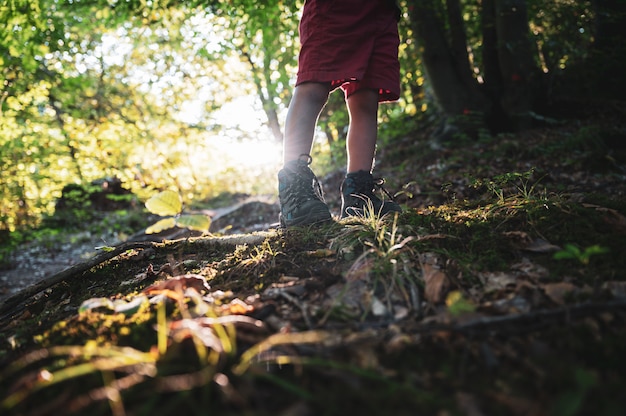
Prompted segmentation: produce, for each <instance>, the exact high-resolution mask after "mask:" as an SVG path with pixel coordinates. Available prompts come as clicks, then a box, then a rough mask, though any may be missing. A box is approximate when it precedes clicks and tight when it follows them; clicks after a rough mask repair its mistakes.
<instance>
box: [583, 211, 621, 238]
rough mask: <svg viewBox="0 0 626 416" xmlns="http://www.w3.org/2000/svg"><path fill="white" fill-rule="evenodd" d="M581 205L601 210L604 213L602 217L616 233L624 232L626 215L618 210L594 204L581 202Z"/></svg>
mask: <svg viewBox="0 0 626 416" xmlns="http://www.w3.org/2000/svg"><path fill="white" fill-rule="evenodd" d="M583 206H584V207H585V208H594V209H595V210H596V211H599V212H602V213H603V214H604V216H603V217H602V219H603V220H604V222H606V223H607V224H609V225H610V226H611V228H612V229H613V230H615V231H617V232H618V233H620V234H626V217H625V216H623V215H622V214H621V213H619V212H618V211H616V210H614V209H611V208H605V207H601V206H599V205H594V204H583Z"/></svg>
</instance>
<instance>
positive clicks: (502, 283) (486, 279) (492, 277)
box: [478, 272, 517, 292]
mask: <svg viewBox="0 0 626 416" xmlns="http://www.w3.org/2000/svg"><path fill="white" fill-rule="evenodd" d="M478 278H479V279H480V282H481V283H482V284H483V288H484V290H485V292H496V291H498V290H502V289H506V288H507V287H508V286H515V285H516V284H517V277H516V276H515V275H514V274H511V273H506V272H484V273H479V274H478Z"/></svg>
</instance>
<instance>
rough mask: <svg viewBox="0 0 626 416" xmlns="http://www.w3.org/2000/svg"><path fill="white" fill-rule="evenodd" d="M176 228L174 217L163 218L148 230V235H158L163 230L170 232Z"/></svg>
mask: <svg viewBox="0 0 626 416" xmlns="http://www.w3.org/2000/svg"><path fill="white" fill-rule="evenodd" d="M174 226H176V219H175V218H173V217H170V218H163V219H162V220H159V221H157V222H155V223H154V224H152V225H151V226H149V227H148V228H146V234H156V233H160V232H161V231H163V230H169V229H170V228H173V227H174Z"/></svg>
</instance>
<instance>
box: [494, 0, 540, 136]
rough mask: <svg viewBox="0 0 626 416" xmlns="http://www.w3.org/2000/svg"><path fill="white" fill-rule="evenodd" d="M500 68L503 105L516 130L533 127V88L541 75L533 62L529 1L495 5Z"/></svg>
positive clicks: (509, 0) (513, 0)
mask: <svg viewBox="0 0 626 416" xmlns="http://www.w3.org/2000/svg"><path fill="white" fill-rule="evenodd" d="M494 12H495V29H496V36H497V52H498V64H499V67H500V71H501V75H502V76H501V79H502V81H503V84H502V90H501V92H502V93H501V97H500V104H501V106H502V109H503V110H504V112H505V113H506V114H507V115H508V117H509V119H510V120H511V122H512V127H513V130H516V131H517V130H523V129H525V128H528V127H530V123H531V121H532V118H531V117H530V116H531V110H532V105H533V93H532V88H533V86H535V85H536V84H535V82H537V81H538V77H537V76H536V74H538V73H539V70H538V69H537V67H536V65H535V64H534V59H533V49H532V46H531V45H532V44H531V42H530V30H529V26H528V12H527V8H526V1H525V0H497V1H495V8H494Z"/></svg>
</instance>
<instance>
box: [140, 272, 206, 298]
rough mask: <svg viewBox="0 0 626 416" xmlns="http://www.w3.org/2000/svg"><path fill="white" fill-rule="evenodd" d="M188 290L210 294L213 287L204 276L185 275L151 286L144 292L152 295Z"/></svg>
mask: <svg viewBox="0 0 626 416" xmlns="http://www.w3.org/2000/svg"><path fill="white" fill-rule="evenodd" d="M188 288H193V289H196V290H197V291H198V292H199V293H202V292H203V291H207V292H208V291H209V290H211V287H210V286H209V284H208V283H207V281H206V278H205V277H204V276H201V275H199V274H185V275H182V276H176V277H172V278H169V279H167V280H163V281H161V282H157V283H155V284H153V285H150V286H148V287H147V288H145V289H144V290H143V293H146V294H151V293H158V292H161V291H165V290H172V291H177V292H183V291H184V290H185V289H188Z"/></svg>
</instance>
